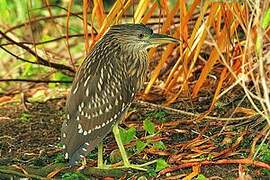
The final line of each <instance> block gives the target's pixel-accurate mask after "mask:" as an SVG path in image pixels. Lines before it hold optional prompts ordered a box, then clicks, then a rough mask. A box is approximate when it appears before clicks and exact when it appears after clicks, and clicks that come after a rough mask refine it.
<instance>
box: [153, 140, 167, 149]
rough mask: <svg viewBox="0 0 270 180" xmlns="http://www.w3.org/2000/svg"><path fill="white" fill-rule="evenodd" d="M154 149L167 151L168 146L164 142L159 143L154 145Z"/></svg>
mask: <svg viewBox="0 0 270 180" xmlns="http://www.w3.org/2000/svg"><path fill="white" fill-rule="evenodd" d="M153 147H154V148H156V149H159V150H165V149H166V146H165V144H164V143H163V142H162V141H158V142H155V143H153Z"/></svg>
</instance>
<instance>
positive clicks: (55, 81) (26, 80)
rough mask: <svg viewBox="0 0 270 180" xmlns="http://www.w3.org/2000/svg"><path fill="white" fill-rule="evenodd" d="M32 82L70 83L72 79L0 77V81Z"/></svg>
mask: <svg viewBox="0 0 270 180" xmlns="http://www.w3.org/2000/svg"><path fill="white" fill-rule="evenodd" d="M12 81H13V82H34V83H67V84H68V83H72V81H61V80H38V79H37V80H36V79H0V82H12Z"/></svg>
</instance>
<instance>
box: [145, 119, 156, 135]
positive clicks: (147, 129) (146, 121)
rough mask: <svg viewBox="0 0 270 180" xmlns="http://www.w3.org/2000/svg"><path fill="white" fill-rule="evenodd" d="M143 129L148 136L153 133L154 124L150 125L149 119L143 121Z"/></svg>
mask: <svg viewBox="0 0 270 180" xmlns="http://www.w3.org/2000/svg"><path fill="white" fill-rule="evenodd" d="M143 128H144V130H145V131H147V133H148V134H150V135H152V134H154V133H155V124H154V123H152V122H151V121H150V120H149V119H146V120H144V121H143Z"/></svg>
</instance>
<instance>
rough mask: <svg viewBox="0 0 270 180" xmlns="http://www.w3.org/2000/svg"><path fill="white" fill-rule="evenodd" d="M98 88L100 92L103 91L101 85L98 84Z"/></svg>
mask: <svg viewBox="0 0 270 180" xmlns="http://www.w3.org/2000/svg"><path fill="white" fill-rule="evenodd" d="M97 87H98V90H99V91H101V85H100V84H99V83H98V85H97Z"/></svg>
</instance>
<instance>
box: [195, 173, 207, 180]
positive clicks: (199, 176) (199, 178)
mask: <svg viewBox="0 0 270 180" xmlns="http://www.w3.org/2000/svg"><path fill="white" fill-rule="evenodd" d="M206 179H207V178H206V177H205V176H204V175H203V174H199V175H198V176H197V178H196V180H206Z"/></svg>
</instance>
